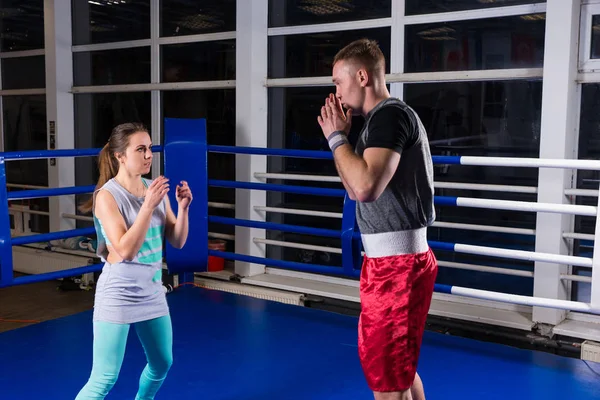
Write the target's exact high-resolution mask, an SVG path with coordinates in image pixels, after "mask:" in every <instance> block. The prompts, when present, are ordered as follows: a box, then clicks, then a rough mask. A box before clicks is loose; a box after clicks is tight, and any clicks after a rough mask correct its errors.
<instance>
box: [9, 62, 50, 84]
mask: <svg viewBox="0 0 600 400" xmlns="http://www.w3.org/2000/svg"><path fill="white" fill-rule="evenodd" d="M45 87H46V57H45V56H35V57H18V58H5V59H3V60H2V89H4V90H10V89H41V88H45Z"/></svg>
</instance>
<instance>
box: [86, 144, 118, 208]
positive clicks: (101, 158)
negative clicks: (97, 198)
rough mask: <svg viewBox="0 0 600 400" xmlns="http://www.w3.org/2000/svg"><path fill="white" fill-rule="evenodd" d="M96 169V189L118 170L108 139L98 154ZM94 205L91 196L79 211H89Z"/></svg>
mask: <svg viewBox="0 0 600 400" xmlns="http://www.w3.org/2000/svg"><path fill="white" fill-rule="evenodd" d="M98 169H99V170H100V176H99V177H98V183H97V184H96V190H98V189H100V188H101V187H102V186H104V184H105V183H106V182H108V181H109V180H111V179H112V178H114V177H115V176H116V175H117V172H119V163H118V161H117V159H116V158H115V157H114V156H113V154H112V152H111V151H110V141H109V142H108V143H106V144H105V145H104V147H103V148H102V150H101V151H100V154H99V155H98ZM93 207H94V198H93V196H92V197H91V198H90V199H89V200H88V201H86V202H85V203H83V204H82V205H80V206H79V211H81V212H83V213H86V214H87V213H89V212H90V211H92V208H93Z"/></svg>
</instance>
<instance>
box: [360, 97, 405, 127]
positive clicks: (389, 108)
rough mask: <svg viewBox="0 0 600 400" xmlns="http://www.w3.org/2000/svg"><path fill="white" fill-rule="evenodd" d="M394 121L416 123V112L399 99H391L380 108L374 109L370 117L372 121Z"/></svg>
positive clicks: (376, 122)
mask: <svg viewBox="0 0 600 400" xmlns="http://www.w3.org/2000/svg"><path fill="white" fill-rule="evenodd" d="M392 121H396V122H397V121H405V122H409V123H411V124H412V123H414V112H413V111H412V109H411V108H410V107H409V106H408V104H406V103H405V102H403V101H402V100H398V99H389V100H387V101H386V102H385V103H384V104H382V105H381V106H380V107H379V108H377V109H376V110H374V112H373V114H372V115H371V118H370V123H375V124H379V123H383V124H385V123H389V122H392Z"/></svg>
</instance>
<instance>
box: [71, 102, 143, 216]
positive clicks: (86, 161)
mask: <svg viewBox="0 0 600 400" xmlns="http://www.w3.org/2000/svg"><path fill="white" fill-rule="evenodd" d="M73 97H74V103H75V132H78V134H77V135H75V148H77V149H89V148H101V147H103V146H104V145H105V144H106V142H107V141H108V138H109V137H110V134H111V132H112V129H113V128H114V127H115V126H117V125H119V124H122V123H125V122H141V123H143V124H144V125H145V126H146V127H148V129H150V123H151V101H150V92H136V93H86V94H75V95H74V96H73ZM97 179H98V164H97V158H96V157H77V158H75V185H77V186H83V185H95V184H96V181H97ZM88 198H89V195H77V196H75V199H76V204H81V203H83V202H84V201H86V200H87V199H88ZM78 212H79V211H78ZM77 226H78V227H84V226H92V224H91V223H88V222H85V221H83V222H82V221H78V222H77Z"/></svg>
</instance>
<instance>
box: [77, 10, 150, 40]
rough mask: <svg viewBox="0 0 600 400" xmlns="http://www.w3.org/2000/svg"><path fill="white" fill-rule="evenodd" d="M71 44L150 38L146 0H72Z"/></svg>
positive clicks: (148, 12) (148, 11)
mask: <svg viewBox="0 0 600 400" xmlns="http://www.w3.org/2000/svg"><path fill="white" fill-rule="evenodd" d="M71 7H72V13H73V17H72V18H73V45H83V44H92V43H108V42H121V41H126V40H139V39H150V2H149V1H148V0H127V1H123V0H93V1H91V0H90V1H84V0H72V1H71Z"/></svg>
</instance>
